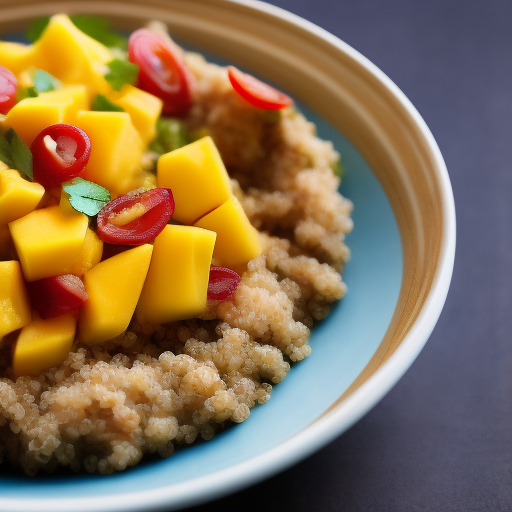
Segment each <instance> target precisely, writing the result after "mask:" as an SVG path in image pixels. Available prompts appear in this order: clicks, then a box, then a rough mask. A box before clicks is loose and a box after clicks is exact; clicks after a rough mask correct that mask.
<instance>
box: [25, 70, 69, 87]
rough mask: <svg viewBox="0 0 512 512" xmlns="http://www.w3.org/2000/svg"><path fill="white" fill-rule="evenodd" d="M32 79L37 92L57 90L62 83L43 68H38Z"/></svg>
mask: <svg viewBox="0 0 512 512" xmlns="http://www.w3.org/2000/svg"><path fill="white" fill-rule="evenodd" d="M32 81H33V83H34V87H35V88H36V89H37V92H50V91H55V89H59V88H60V87H61V85H62V84H61V83H60V81H59V80H57V79H56V78H55V77H54V76H53V75H50V73H47V72H46V71H43V70H42V69H36V71H35V73H34V76H33V77H32Z"/></svg>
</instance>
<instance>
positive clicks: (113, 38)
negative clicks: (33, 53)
mask: <svg viewBox="0 0 512 512" xmlns="http://www.w3.org/2000/svg"><path fill="white" fill-rule="evenodd" d="M70 19H71V21H72V22H73V24H74V25H75V27H77V28H78V29H79V30H81V31H82V32H83V33H84V34H87V35H88V36H89V37H92V38H93V39H96V41H99V42H100V43H102V44H104V45H105V46H107V47H108V48H119V49H121V50H126V48H128V39H127V38H126V37H123V36H121V35H119V34H116V33H115V32H113V31H112V30H111V29H110V23H109V22H108V20H107V19H105V18H102V17H101V16H89V15H87V14H76V15H74V16H70ZM49 21H50V18H49V17H43V18H36V19H35V20H34V21H33V22H32V24H31V25H30V27H29V29H28V30H27V32H25V36H26V37H27V39H28V40H29V41H30V42H31V43H34V42H35V41H37V40H38V39H39V38H40V37H41V34H42V33H43V32H44V29H45V28H46V26H47V25H48V23H49Z"/></svg>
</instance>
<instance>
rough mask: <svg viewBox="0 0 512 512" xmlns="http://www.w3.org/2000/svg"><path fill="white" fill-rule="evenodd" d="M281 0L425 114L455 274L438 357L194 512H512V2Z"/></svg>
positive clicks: (424, 358) (435, 339)
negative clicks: (444, 182)
mask: <svg viewBox="0 0 512 512" xmlns="http://www.w3.org/2000/svg"><path fill="white" fill-rule="evenodd" d="M270 3H273V4H275V5H278V6H280V7H283V8H285V9H287V10H289V11H291V12H294V13H295V14H298V15H300V16H302V17H303V18H306V19H308V20H309V21H312V22H314V23H316V24H317V25H319V26H321V27H323V28H325V29H327V30H328V31H329V32H332V33H333V34H335V35H337V36H338V37H340V38H341V39H343V40H344V41H346V42H347V43H348V44H350V45H351V46H353V47H354V48H355V49H357V50H358V51H360V52H361V53H362V54H363V55H365V56H366V57H368V58H369V59H370V60H371V61H372V62H374V63H375V64H376V65H377V66H379V67H380V68H381V69H382V70H383V71H384V72H385V73H386V74H387V75H388V76H389V77H390V78H391V79H392V80H393V81H394V82H395V83H396V84H397V85H398V86H399V87H400V88H401V89H402V90H403V91H404V92H405V94H406V95H407V96H408V97H409V99H410V100H411V101H412V103H413V104H414V105H415V106H416V108H417V109H418V110H419V112H420V114H421V115H422V116H423V117H424V119H425V120H426V122H427V124H428V125H429V127H430V129H431V130H432V132H433V134H434V137H435V138H436V140H437V142H438V144H439V146H440V148H441V151H442V153H443V155H444V158H445V160H446V164H447V166H448V170H449V173H450V177H451V180H452V185H453V189H454V194H455V204H456V208H457V222H458V226H457V227H458V239H457V255H456V261H455V271H454V276H453V281H452V286H451V289H450V293H449V295H448V300H447V302H446V306H445V309H444V311H443V313H442V315H441V318H440V320H439V323H438V325H437V327H436V328H435V330H434V332H433V334H432V336H431V338H430V340H429V342H428V343H427V345H426V347H425V349H424V350H423V352H422V353H421V354H420V356H419V358H418V359H417V361H416V362H415V363H414V364H413V366H412V367H411V369H410V370H409V371H408V372H407V374H406V375H405V377H404V378H403V379H402V380H401V381H400V382H399V383H398V384H397V385H396V387H395V388H394V389H393V390H392V391H391V392H390V393H389V394H388V395H387V396H386V397H385V398H384V400H382V402H381V403H379V404H378V405H377V406H376V407H375V408H374V409H373V410H372V411H371V412H370V413H369V414H367V415H366V416H365V417H364V418H363V419H362V420H361V421H359V423H357V424H356V425H355V426H354V427H352V428H351V429H350V430H349V431H348V432H346V433H345V434H344V435H342V436H341V437H340V438H338V439H337V440H336V441H334V442H333V443H331V444H330V445H328V446H327V447H326V448H325V449H323V450H321V451H320V452H318V453H316V454H315V455H313V456H312V457H310V458H309V459H307V460H305V461H304V462H302V463H300V464H298V465H296V466H295V467H293V468H292V469H289V470H288V471H285V472H284V473H281V474H280V475H278V476H276V477H274V478H271V479H269V480H267V481H266V482H264V483H262V484H259V485H256V486H254V487H252V488H250V489H247V490H245V491H242V492H239V493H237V494H235V495H233V496H230V497H227V498H224V499H221V500H218V501H216V502H213V503H210V504H208V505H205V506H202V507H197V508H194V509H193V510H194V512H200V511H203V510H204V511H206V510H208V511H209V512H217V511H221V510H222V511H225V510H245V511H248V510H249V511H252V510H267V511H273V510H281V511H288V510H290V511H294V512H302V511H308V512H309V511H315V512H323V511H339V510H343V511H344V512H352V511H354V512H355V511H358V512H359V511H379V512H380V511H390V512H401V511H404V512H411V511H436V512H437V511H464V512H466V511H492V512H501V511H512V336H511V332H512V272H511V271H510V267H511V264H512V222H511V220H512V211H511V205H512V202H511V200H510V198H511V196H512V168H511V162H512V2H511V1H510V0H508V1H505V0H503V1H500V0H480V1H471V0H458V1H457V0H429V1H419V0H350V1H348V0H273V1H272V2H270ZM242 507H243V508H242Z"/></svg>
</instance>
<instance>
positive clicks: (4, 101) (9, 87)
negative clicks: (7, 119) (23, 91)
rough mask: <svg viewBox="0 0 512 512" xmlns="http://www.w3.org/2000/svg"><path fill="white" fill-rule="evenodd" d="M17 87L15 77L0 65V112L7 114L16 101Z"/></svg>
mask: <svg viewBox="0 0 512 512" xmlns="http://www.w3.org/2000/svg"><path fill="white" fill-rule="evenodd" d="M0 62H1V61H0ZM17 87H18V81H17V80H16V77H15V76H14V75H13V74H12V73H11V71H9V70H8V69H7V68H4V67H3V66H0V114H7V112H9V110H11V108H12V107H13V106H14V104H15V103H16V89H17Z"/></svg>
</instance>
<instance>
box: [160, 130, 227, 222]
mask: <svg viewBox="0 0 512 512" xmlns="http://www.w3.org/2000/svg"><path fill="white" fill-rule="evenodd" d="M157 183H158V186H159V187H165V188H170V189H171V190H172V193H173V195H174V201H175V203H176V209H175V211H174V217H173V218H174V219H176V220H179V221H180V222H183V223H185V224H193V223H194V222H195V221H197V219H199V218H200V217H202V216H203V215H205V214H207V213H208V212H210V211H212V210H213V209H215V208H217V207H218V206H220V205H221V204H223V203H224V202H225V201H227V200H228V199H229V198H230V197H231V187H230V183H229V176H228V173H227V171H226V168H225V167H224V164H223V163H222V159H221V157H220V154H219V152H218V150H217V148H216V146H215V144H214V142H213V140H212V138H211V137H204V138H202V139H200V140H198V141H196V142H193V143H192V144H188V145H187V146H184V147H182V148H180V149H176V150H175V151H171V152H170V153H166V154H165V155H162V156H161V157H160V158H159V159H158V164H157Z"/></svg>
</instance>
